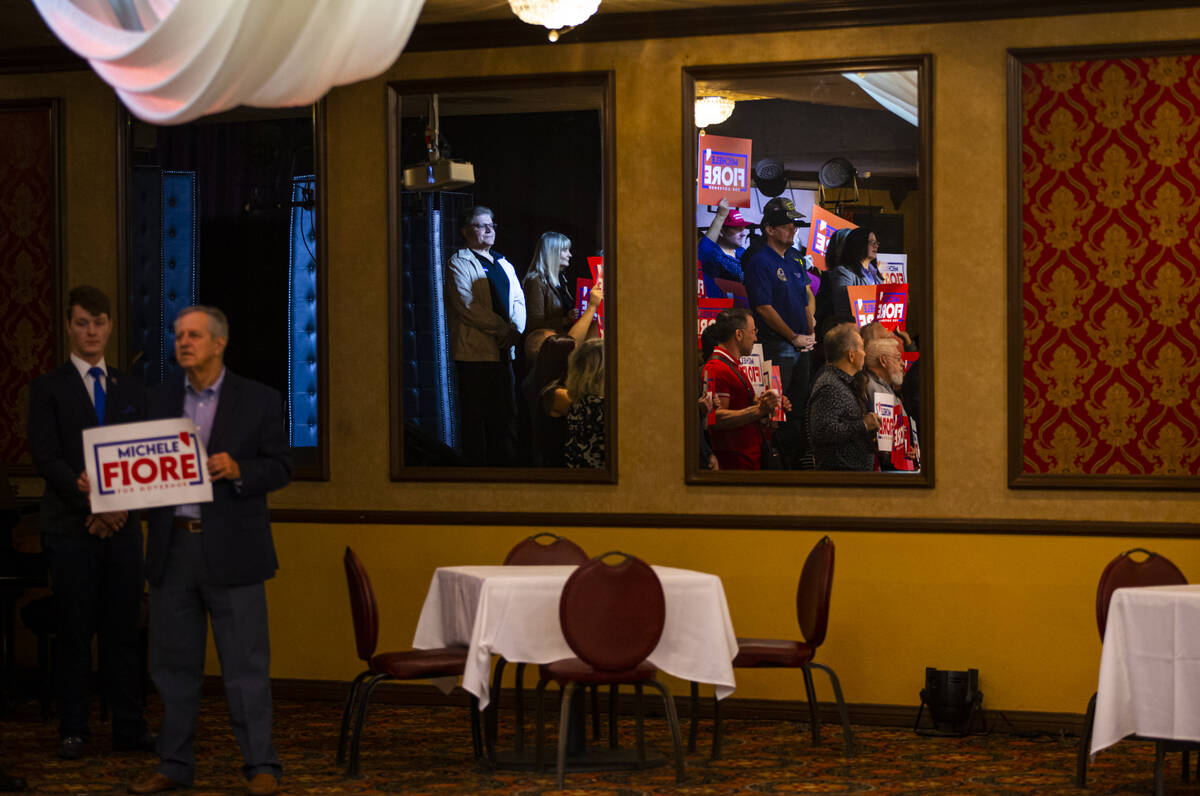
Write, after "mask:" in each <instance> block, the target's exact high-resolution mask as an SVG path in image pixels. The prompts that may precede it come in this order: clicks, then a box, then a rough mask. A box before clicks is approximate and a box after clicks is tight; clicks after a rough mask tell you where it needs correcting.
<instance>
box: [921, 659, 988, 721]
mask: <svg viewBox="0 0 1200 796" xmlns="http://www.w3.org/2000/svg"><path fill="white" fill-rule="evenodd" d="M982 704H983V692H982V691H980V690H979V670H978V669H967V670H966V671H965V672H952V671H944V670H942V669H935V668H933V667H932V666H928V667H926V668H925V687H924V688H922V689H921V708H920V710H918V711H917V721H916V723H915V724H914V725H913V732H915V733H917V734H918V735H939V736H952V737H958V738H961V737H962V736H964V735H966V734H967V733H969V732H970V731H971V718H972V717H973V716H974V714H975V710H976V709H977V708H979V707H980V705H982ZM925 708H929V716H930V720H931V721H932V722H933V726H932V728H929V727H924V728H923V727H921V716H922V715H923V714H924V713H925Z"/></svg>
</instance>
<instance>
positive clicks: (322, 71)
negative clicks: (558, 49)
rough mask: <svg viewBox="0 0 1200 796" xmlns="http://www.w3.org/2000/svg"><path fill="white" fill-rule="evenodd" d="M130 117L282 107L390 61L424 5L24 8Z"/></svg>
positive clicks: (195, 1)
mask: <svg viewBox="0 0 1200 796" xmlns="http://www.w3.org/2000/svg"><path fill="white" fill-rule="evenodd" d="M33 2H34V4H35V5H36V6H37V9H38V12H39V13H41V15H42V17H43V18H44V19H45V20H46V23H47V24H48V25H49V26H50V29H51V30H53V31H54V33H55V34H56V35H57V36H58V37H59V38H60V39H62V40H63V42H64V43H65V44H66V45H67V46H68V47H70V48H71V49H72V50H74V51H75V52H76V53H77V54H78V55H80V56H81V57H83V58H85V59H87V60H88V62H90V63H91V65H92V68H93V69H95V70H96V74H98V75H100V77H101V78H103V79H104V80H105V82H107V83H108V84H109V85H111V86H112V87H113V88H114V89H115V90H116V92H117V95H118V96H119V97H120V98H121V101H122V102H124V103H125V105H126V106H127V107H128V108H129V110H130V111H132V112H133V113H134V114H136V115H137V116H138V117H140V118H142V119H144V120H146V121H148V122H153V123H155V124H182V123H184V122H188V121H191V120H193V119H196V118H198V117H200V116H204V115H207V114H210V113H217V112H219V111H223V110H228V109H230V108H234V107H236V106H238V105H254V106H259V107H271V108H276V107H288V106H295V105H307V104H309V103H312V102H315V101H316V100H318V99H320V98H321V97H322V96H324V94H325V93H326V92H327V91H329V89H330V88H332V87H333V86H339V85H344V84H346V83H354V82H356V81H359V80H366V79H367V78H371V77H374V76H375V75H378V74H379V73H381V72H383V71H384V70H386V69H387V68H388V67H390V66H391V65H392V63H394V62H395V60H396V58H397V57H398V56H399V55H400V51H401V50H402V49H404V45H405V44H406V43H407V42H408V37H409V35H410V34H411V33H412V29H413V26H414V25H415V24H416V21H417V16H418V15H419V14H420V12H421V7H422V5H424V0H33Z"/></svg>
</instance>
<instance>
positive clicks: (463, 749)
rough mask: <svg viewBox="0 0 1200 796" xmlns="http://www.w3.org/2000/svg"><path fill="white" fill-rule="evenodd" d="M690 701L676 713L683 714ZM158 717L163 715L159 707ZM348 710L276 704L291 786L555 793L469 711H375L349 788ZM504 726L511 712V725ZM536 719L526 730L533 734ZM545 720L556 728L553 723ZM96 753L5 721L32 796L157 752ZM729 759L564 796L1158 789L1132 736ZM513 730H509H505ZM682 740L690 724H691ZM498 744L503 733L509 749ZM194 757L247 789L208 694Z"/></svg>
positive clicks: (100, 744) (80, 788) (734, 746)
mask: <svg viewBox="0 0 1200 796" xmlns="http://www.w3.org/2000/svg"><path fill="white" fill-rule="evenodd" d="M685 705H686V701H685V700H681V701H680V707H681V708H684V710H685V711H686V707H685ZM149 714H150V718H151V721H152V722H154V721H156V720H157V708H156V707H154V706H152V707H151V709H150V711H149ZM340 716H341V706H340V705H335V704H332V703H328V702H288V701H277V703H276V724H275V729H276V732H275V745H276V747H277V748H278V750H279V753H280V755H281V757H282V758H283V765H284V791H285V792H286V793H292V794H302V793H430V794H457V793H472V794H476V793H478V794H520V795H521V796H533V795H534V794H540V793H544V792H548V791H554V790H555V787H554V775H553V773H552V771H550V772H547V773H544V774H534V773H530V772H493V771H490V770H489V768H488V767H487V765H486V764H484V763H483V762H480V761H476V760H474V759H473V758H472V756H471V740H470V731H469V725H468V723H467V719H466V714H465V710H464V709H455V708H411V707H397V706H391V705H381V706H379V707H378V708H375V709H373V710H372V712H371V714H370V715H369V726H368V729H367V731H366V732H365V733H364V737H363V742H362V771H363V774H362V776H361V777H359V778H355V779H347V778H345V777H344V776H343V773H342V772H341V770H339V769H338V768H337V767H336V766H335V765H334V752H335V747H336V744H337V733H338V727H339V721H340ZM503 718H507V717H503ZM531 719H532V717H530V723H529V726H530V728H531V729H532V721H531ZM551 723H552V724H553V723H556V721H555V720H551ZM632 724H633V722H632V719H627V720H624V721H622V745H623V746H625V745H630V746H631V745H632ZM96 726H97V729H96V731H95V736H94V737H93V740H92V744H91V748H90V750H89V751H90V752H92V754H89V756H87V757H85V758H84V759H82V760H79V761H69V762H68V761H61V760H58V759H57V758H55V757H54V750H55V742H56V733H55V727H54V725H53V724H51V723H45V722H43V721H42V720H41V718H40V716H39V715H38V710H37V706H36V704H33V703H29V704H26V705H23V706H19V707H18V708H17V709H16V710H15V711H13V712H12V713H10V714H9V715H7V716H5V717H4V718H2V719H0V739H2V742H0V764H3V765H4V766H5V768H6V769H7V772H8V773H9V774H13V775H19V776H22V777H25V778H26V779H27V780H28V782H29V785H30V788H31V792H34V793H72V794H100V793H124V791H125V786H126V785H127V784H128V783H129V782H130V781H131V780H133V779H135V778H138V777H140V776H142V775H143V774H146V773H149V772H150V771H152V770H153V767H154V763H155V760H154V759H153V757H152V756H148V755H137V754H114V753H112V752H111V751H108V747H109V736H108V729H107V726H106V725H102V724H100V723H99V722H98V721H97V722H96ZM724 726H725V732H724V739H725V740H724V749H723V754H722V759H721V760H719V761H710V760H709V759H708V744H709V742H710V740H711V735H710V734H709V733H710V727H709V725H708V723H707V722H706V723H704V724H703V725H702V728H701V735H700V749H699V750H698V751H697V752H695V753H693V754H691V755H688V757H687V778H686V781H685V783H684V785H682V786H677V785H676V784H675V779H674V769H673V767H671V766H664V767H660V768H655V769H649V770H643V771H635V772H620V773H568V775H567V780H566V784H567V788H568V791H567V792H577V793H588V794H616V795H619V796H632V795H633V794H644V793H647V794H648V793H682V794H688V793H690V794H726V793H758V794H772V793H822V794H859V793H872V794H887V795H888V796H909V795H910V794H911V795H912V796H917V795H918V794H920V795H921V796H924V794H987V795H994V796H1002V795H1003V796H1008V794H1013V795H1023V794H1059V793H1061V794H1073V796H1085V794H1091V795H1092V796H1113V795H1115V794H1149V793H1152V792H1153V765H1154V747H1153V745H1152V744H1149V743H1144V742H1133V741H1126V742H1124V743H1121V744H1118V745H1117V746H1116V747H1113V748H1112V749H1110V750H1108V751H1106V752H1104V753H1103V754H1101V755H1100V756H1099V758H1098V759H1097V760H1096V762H1095V763H1094V764H1093V766H1092V767H1091V769H1090V774H1089V787H1088V790H1087V791H1080V790H1078V789H1076V788H1074V787H1073V785H1072V777H1073V774H1074V766H1075V756H1074V753H1075V744H1076V739H1075V738H1073V737H1062V738H1060V737H1044V736H1043V737H1034V738H1023V737H1016V736H1013V735H1003V734H999V733H997V734H992V735H986V736H985V735H977V736H973V737H968V738H963V739H958V738H923V737H919V736H917V735H914V734H913V733H912V732H909V731H905V730H896V729H878V728H870V727H857V728H855V731H856V735H857V739H858V745H859V754H858V756H856V757H854V758H853V759H846V758H844V757H843V756H842V746H841V734H840V731H839V728H837V727H836V726H830V725H826V726H825V727H824V728H823V733H822V744H821V746H819V747H816V748H814V747H813V746H812V744H811V741H810V737H809V735H808V731H807V727H806V726H805V725H803V724H797V723H791V722H771V721H739V720H728V721H726V722H725V723H724ZM646 727H647V733H646V734H647V743H648V744H649V745H650V746H651V747H652V748H653V749H657V750H659V751H661V752H664V753H667V754H668V755H669V753H670V741H669V734H668V733H667V731H666V727H665V722H664V721H663V720H662V719H655V718H650V719H648V720H647V723H646ZM505 731H506V729H505V727H503V726H502V729H501V732H502V733H504V732H505ZM685 732H686V722H685ZM503 740H504V739H503V738H502V741H503ZM196 756H197V760H198V761H199V764H198V769H197V773H196V786H195V788H194V789H193V790H192V791H190V793H192V794H208V793H214V794H224V793H239V792H242V784H241V778H240V773H239V765H240V754H239V752H238V749H237V745H236V743H235V742H234V740H233V736H232V734H231V733H230V731H229V727H228V718H227V716H226V713H225V706H224V703H223V702H222V701H221V700H219V699H206V700H205V703H204V709H203V712H202V714H201V719H200V726H199V729H198V733H197V742H196ZM1179 771H1180V765H1179V755H1173V756H1171V757H1170V758H1169V762H1168V789H1167V792H1168V793H1172V794H1197V793H1200V785H1197V783H1196V780H1195V779H1193V780H1192V781H1191V782H1190V783H1183V782H1182V781H1181V780H1180V776H1179Z"/></svg>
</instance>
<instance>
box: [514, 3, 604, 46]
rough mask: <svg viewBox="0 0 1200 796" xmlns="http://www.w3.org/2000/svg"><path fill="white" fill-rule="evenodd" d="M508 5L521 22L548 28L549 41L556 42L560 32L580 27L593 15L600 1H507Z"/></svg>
mask: <svg viewBox="0 0 1200 796" xmlns="http://www.w3.org/2000/svg"><path fill="white" fill-rule="evenodd" d="M508 5H509V6H510V7H511V8H512V10H513V13H514V14H516V15H517V16H518V17H520V18H521V21H522V22H528V23H529V24H530V25H541V26H542V27H544V28H549V29H550V35H549V38H550V41H558V35H559V33H560V32H563V33H565V32H566V31H568V30H570V29H571V28H573V27H575V26H576V25H582V24H583V23H584V22H585V21H586V20H587V18H588V17H590V16H591V15H592V14H595V13H596V9H597V8H599V7H600V0H508Z"/></svg>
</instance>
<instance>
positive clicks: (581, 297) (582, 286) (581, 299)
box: [575, 258, 604, 337]
mask: <svg viewBox="0 0 1200 796" xmlns="http://www.w3.org/2000/svg"><path fill="white" fill-rule="evenodd" d="M589 260H590V258H589ZM601 268H603V265H601ZM594 284H596V283H595V282H593V281H592V280H591V279H576V280H575V306H576V307H577V308H578V309H579V314H580V315H583V313H584V312H586V311H587V306H588V298H589V297H591V295H592V285H594ZM596 328H597V329H598V330H599V332H600V336H601V337H603V336H604V302H603V301H601V302H600V303H599V304H598V305H597V306H596Z"/></svg>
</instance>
